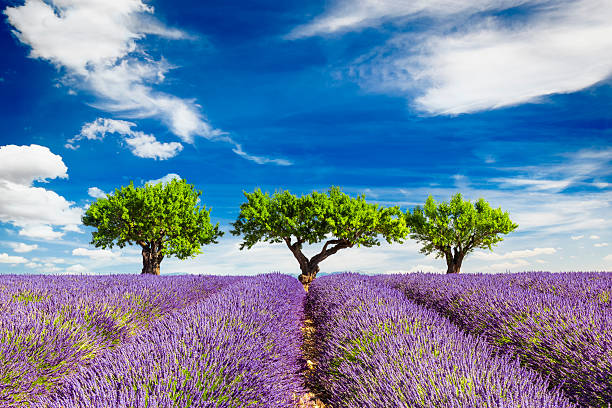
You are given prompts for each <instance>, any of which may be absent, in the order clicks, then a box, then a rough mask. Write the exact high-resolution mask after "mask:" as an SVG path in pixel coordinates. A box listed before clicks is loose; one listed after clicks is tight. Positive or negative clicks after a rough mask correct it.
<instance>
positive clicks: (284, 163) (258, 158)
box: [232, 143, 293, 166]
mask: <svg viewBox="0 0 612 408" xmlns="http://www.w3.org/2000/svg"><path fill="white" fill-rule="evenodd" d="M234 146H235V147H234V149H232V151H233V152H234V153H236V154H237V155H238V156H241V157H244V158H245V159H247V160H250V161H254V162H255V163H257V164H266V163H274V164H277V165H279V166H291V165H292V164H293V163H291V162H290V161H289V160H285V159H269V158H267V157H263V156H254V155H251V154H248V153H247V152H245V151H244V150H242V146H241V145H239V144H237V143H234Z"/></svg>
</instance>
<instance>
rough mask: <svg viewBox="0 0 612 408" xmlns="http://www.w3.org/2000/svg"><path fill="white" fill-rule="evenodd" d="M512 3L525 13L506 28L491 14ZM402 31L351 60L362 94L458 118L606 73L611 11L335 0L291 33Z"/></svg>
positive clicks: (523, 1) (530, 3)
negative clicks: (415, 24)
mask: <svg viewBox="0 0 612 408" xmlns="http://www.w3.org/2000/svg"><path fill="white" fill-rule="evenodd" d="M516 6H526V7H530V8H531V11H530V12H529V13H525V14H522V15H519V16H521V17H518V16H515V17H514V19H513V20H512V22H511V23H508V21H507V19H506V18H504V17H499V16H496V15H495V13H496V12H498V11H500V10H505V9H509V8H512V7H516ZM424 17H426V18H428V19H430V21H431V22H429V24H427V27H429V28H425V29H423V30H421V31H417V32H414V31H412V30H408V32H402V31H401V30H399V33H397V34H395V35H393V37H392V38H391V39H390V40H389V41H388V42H387V43H386V44H385V45H383V46H380V47H379V48H376V49H374V50H372V51H371V53H369V54H367V55H364V56H363V57H362V58H359V59H358V60H356V61H355V64H354V65H353V67H351V72H352V74H353V75H354V76H355V78H356V79H357V80H358V81H359V82H360V83H361V84H362V85H363V86H364V87H366V88H368V89H371V90H374V91H381V92H393V93H400V94H405V95H406V96H407V97H408V98H410V99H412V100H413V103H414V105H415V106H416V108H418V109H419V110H422V111H424V112H427V113H432V114H450V115H455V114H460V113H470V112H475V111H481V110H488V109H495V108H499V107H504V106H511V105H516V104H521V103H525V102H538V101H540V99H541V97H543V96H546V95H551V94H558V93H569V92H575V91H578V90H581V89H584V88H587V87H589V86H591V85H593V84H596V83H598V82H600V81H602V80H604V79H606V78H607V77H609V76H610V74H612V52H611V50H612V25H610V24H609V21H610V20H611V19H612V7H610V4H609V2H607V1H604V0H577V1H572V2H570V1H557V2H549V1H542V0H517V1H511V0H509V1H487V0H477V1H467V0H465V1H449V0H434V1H429V2H424V1H417V2H398V1H393V0H382V1H378V0H369V1H361V0H338V1H336V2H334V3H332V7H331V8H330V10H329V11H328V12H326V13H325V14H324V15H322V16H321V17H318V18H316V19H314V21H312V22H311V23H308V24H306V25H304V26H301V27H297V28H296V29H295V30H293V31H292V32H291V33H290V35H289V36H288V38H301V37H308V36H312V35H321V34H328V33H334V32H343V31H349V30H360V29H362V28H363V27H378V26H380V25H381V24H382V23H385V22H388V21H391V22H393V23H394V24H396V25H397V26H398V27H410V23H411V22H412V21H414V20H416V19H420V18H424Z"/></svg>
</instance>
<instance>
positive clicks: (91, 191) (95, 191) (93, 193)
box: [87, 187, 106, 198]
mask: <svg viewBox="0 0 612 408" xmlns="http://www.w3.org/2000/svg"><path fill="white" fill-rule="evenodd" d="M87 194H88V195H89V196H90V197H93V198H106V193H105V192H104V191H102V190H100V189H99V188H98V187H89V188H88V189H87Z"/></svg>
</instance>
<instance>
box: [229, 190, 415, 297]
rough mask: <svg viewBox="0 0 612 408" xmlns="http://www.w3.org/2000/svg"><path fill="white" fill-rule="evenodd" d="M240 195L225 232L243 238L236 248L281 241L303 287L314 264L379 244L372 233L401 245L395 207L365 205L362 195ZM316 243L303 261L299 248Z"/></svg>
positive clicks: (401, 228)
mask: <svg viewBox="0 0 612 408" xmlns="http://www.w3.org/2000/svg"><path fill="white" fill-rule="evenodd" d="M244 195H245V197H246V199H247V202H245V203H243V204H242V205H240V214H239V216H238V219H237V220H236V222H234V223H233V224H232V225H233V227H234V230H232V231H230V232H231V233H232V234H233V235H240V234H244V242H242V244H241V245H240V249H241V250H242V249H244V248H245V247H246V248H248V249H250V248H251V247H253V245H255V244H256V243H257V242H259V241H267V242H270V243H280V242H284V243H285V244H287V247H288V248H289V250H290V251H291V253H292V254H293V256H294V257H295V258H296V259H297V261H298V263H299V265H300V270H301V274H300V275H299V278H298V279H299V280H300V282H302V284H303V285H304V288H305V289H308V285H309V284H310V282H312V281H313V280H314V278H315V277H316V275H317V273H318V272H319V263H321V262H322V261H323V260H325V259H326V258H327V257H329V256H330V255H333V254H335V253H336V252H338V251H339V250H341V249H343V248H352V247H353V246H354V245H357V246H361V245H363V246H365V247H371V246H373V245H380V242H379V241H378V239H377V237H378V235H382V236H383V237H384V238H385V239H386V240H387V242H389V243H391V242H392V241H397V242H400V243H401V242H402V241H401V239H402V238H404V237H405V236H406V235H407V234H408V229H407V228H406V224H405V221H404V218H403V213H402V212H401V211H400V209H399V207H390V208H381V207H380V206H379V205H377V204H369V203H367V202H366V201H365V197H364V196H359V197H357V198H351V197H349V196H348V195H346V194H344V193H343V192H341V191H340V189H339V188H338V187H331V188H330V189H329V191H328V193H327V194H324V193H317V192H316V191H314V192H312V193H311V194H309V195H305V196H302V197H296V196H294V195H293V194H291V193H289V191H280V192H276V193H274V195H273V196H270V195H268V193H266V194H264V193H262V192H261V190H260V189H257V190H255V191H254V192H253V193H247V192H244ZM321 241H325V244H324V245H323V248H322V249H321V251H320V252H319V253H317V254H316V255H314V256H313V257H311V258H310V259H308V258H307V257H306V256H305V255H304V253H303V252H302V246H303V245H304V244H315V243H318V242H321Z"/></svg>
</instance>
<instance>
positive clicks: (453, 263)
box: [446, 248, 464, 273]
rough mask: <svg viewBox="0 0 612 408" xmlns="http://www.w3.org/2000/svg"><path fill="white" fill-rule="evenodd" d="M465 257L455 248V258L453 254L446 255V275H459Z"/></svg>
mask: <svg viewBox="0 0 612 408" xmlns="http://www.w3.org/2000/svg"><path fill="white" fill-rule="evenodd" d="M463 257H464V255H463V254H462V253H461V252H459V251H457V249H456V248H455V255H454V256H453V255H452V254H451V253H447V254H446V265H447V269H446V273H459V271H460V270H461V263H462V262H463Z"/></svg>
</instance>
